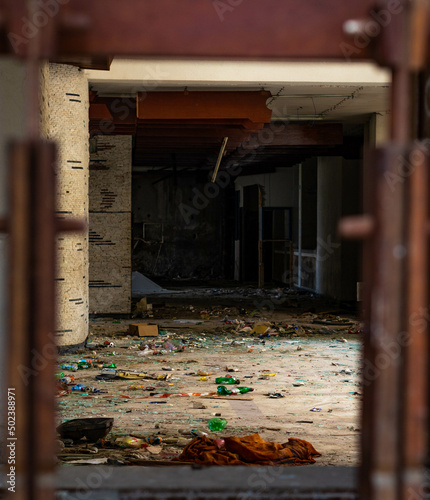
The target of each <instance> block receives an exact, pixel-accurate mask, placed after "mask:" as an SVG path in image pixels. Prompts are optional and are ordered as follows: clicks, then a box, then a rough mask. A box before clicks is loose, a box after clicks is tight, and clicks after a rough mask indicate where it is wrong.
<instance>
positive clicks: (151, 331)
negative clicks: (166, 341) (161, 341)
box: [129, 323, 158, 337]
mask: <svg viewBox="0 0 430 500" xmlns="http://www.w3.org/2000/svg"><path fill="white" fill-rule="evenodd" d="M129 332H130V335H136V336H139V337H157V336H158V325H151V324H150V323H134V324H132V325H130V328H129Z"/></svg>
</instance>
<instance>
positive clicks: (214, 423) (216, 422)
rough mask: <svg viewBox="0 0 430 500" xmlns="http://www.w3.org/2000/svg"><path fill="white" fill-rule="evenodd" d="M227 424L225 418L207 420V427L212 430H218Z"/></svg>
mask: <svg viewBox="0 0 430 500" xmlns="http://www.w3.org/2000/svg"><path fill="white" fill-rule="evenodd" d="M226 425H227V420H225V419H224V418H211V419H210V420H209V422H208V427H209V429H210V430H211V431H212V432H219V431H222V430H223V429H224V427H225V426H226Z"/></svg>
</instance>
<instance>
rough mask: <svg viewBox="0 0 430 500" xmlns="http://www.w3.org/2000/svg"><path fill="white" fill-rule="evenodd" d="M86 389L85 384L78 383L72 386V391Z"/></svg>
mask: <svg viewBox="0 0 430 500" xmlns="http://www.w3.org/2000/svg"><path fill="white" fill-rule="evenodd" d="M83 389H84V386H83V385H82V384H76V385H73V386H72V387H70V390H71V391H82V390H83Z"/></svg>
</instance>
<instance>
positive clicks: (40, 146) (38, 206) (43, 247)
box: [30, 142, 57, 500]
mask: <svg viewBox="0 0 430 500" xmlns="http://www.w3.org/2000/svg"><path fill="white" fill-rule="evenodd" d="M55 159H56V148H55V146H54V144H53V143H49V142H39V143H36V144H35V145H34V153H33V164H32V165H31V168H32V172H31V173H32V184H33V206H32V212H33V220H32V230H33V235H32V237H33V242H32V245H31V246H30V248H32V249H33V252H34V264H33V265H34V269H33V270H32V274H33V276H34V278H33V296H32V298H31V308H30V311H31V320H32V325H33V329H34V331H33V346H34V347H33V349H34V350H33V355H32V363H33V364H34V365H35V361H36V357H37V359H39V360H40V359H41V360H42V361H41V366H40V368H39V369H38V370H37V374H35V376H34V378H33V384H32V386H33V390H32V398H33V401H32V406H33V411H32V428H33V432H34V436H33V443H34V444H33V446H34V448H33V454H34V455H33V457H32V462H33V467H34V470H35V474H36V478H37V480H38V483H36V485H35V486H36V487H35V490H34V492H33V494H34V497H33V498H34V500H47V499H50V498H54V477H53V476H54V467H55V456H56V446H55V443H56V419H55V388H56V385H55V363H56V359H57V349H56V341H55V334H54V332H55V322H56V317H55V271H56V258H55V255H56V229H57V228H56V224H55V209H56V200H55V197H56V189H55V171H54V165H55Z"/></svg>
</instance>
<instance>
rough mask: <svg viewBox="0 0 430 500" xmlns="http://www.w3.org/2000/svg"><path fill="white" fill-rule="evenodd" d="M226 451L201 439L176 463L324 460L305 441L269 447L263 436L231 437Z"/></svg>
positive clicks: (297, 440) (303, 463)
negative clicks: (319, 458) (317, 458)
mask: <svg viewBox="0 0 430 500" xmlns="http://www.w3.org/2000/svg"><path fill="white" fill-rule="evenodd" d="M224 440H225V449H222V450H220V449H219V448H218V447H217V446H216V445H215V442H214V440H212V439H209V438H208V437H197V438H195V439H193V440H192V441H191V443H189V444H188V446H186V447H185V448H184V451H183V452H182V453H181V455H179V457H176V458H174V459H173V460H179V461H182V462H195V463H198V464H202V465H306V464H313V463H315V460H314V457H320V456H321V453H318V451H316V449H315V448H314V447H313V446H312V445H311V443H308V442H307V441H304V440H303V439H296V438H290V439H289V440H288V443H284V444H280V443H269V442H268V441H265V440H264V439H263V438H262V437H261V436H260V435H258V434H252V435H251V436H245V437H241V438H238V437H227V438H224Z"/></svg>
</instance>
